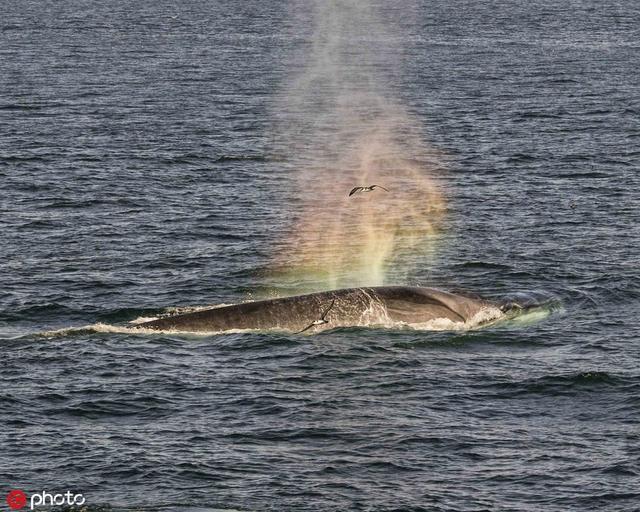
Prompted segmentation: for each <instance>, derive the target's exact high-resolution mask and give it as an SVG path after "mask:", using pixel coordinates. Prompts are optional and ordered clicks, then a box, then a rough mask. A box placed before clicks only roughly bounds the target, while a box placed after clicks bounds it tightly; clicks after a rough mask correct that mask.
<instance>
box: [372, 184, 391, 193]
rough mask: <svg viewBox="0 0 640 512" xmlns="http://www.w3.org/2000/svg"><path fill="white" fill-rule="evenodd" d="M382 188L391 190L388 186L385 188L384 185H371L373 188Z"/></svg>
mask: <svg viewBox="0 0 640 512" xmlns="http://www.w3.org/2000/svg"><path fill="white" fill-rule="evenodd" d="M376 187H377V188H381V189H382V190H386V191H387V192H389V189H388V188H384V187H383V186H382V185H371V188H376Z"/></svg>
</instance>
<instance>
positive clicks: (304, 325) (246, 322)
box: [136, 286, 501, 333]
mask: <svg viewBox="0 0 640 512" xmlns="http://www.w3.org/2000/svg"><path fill="white" fill-rule="evenodd" d="M484 313H487V314H484ZM323 315H324V320H325V322H324V323H320V321H321V320H320V319H322V318H323ZM499 316H501V311H500V307H499V306H498V305H496V304H494V303H491V302H488V301H485V300H482V299H475V298H470V297H465V296H462V295H457V294H453V293H449V292H445V291H441V290H436V289H433V288H419V287H409V286H379V287H370V288H347V289H343V290H331V291H326V292H317V293H311V294H308V295H296V296H292V297H283V298H277V299H269V300H259V301H255V302H245V303H242V304H236V305H231V306H221V307H213V308H210V309H204V310H199V311H195V312H192V313H186V314H181V315H174V316H169V317H165V318H160V319H158V320H153V321H150V322H145V323H141V324H138V325H136V327H137V328H142V329H154V330H162V331H186V332H224V331H230V330H280V331H290V332H299V331H302V330H305V332H306V333H315V332H319V331H322V330H326V329H334V328H336V327H367V326H373V325H385V326H402V325H407V324H409V325H411V324H425V323H427V322H430V321H433V320H440V319H442V320H445V325H448V323H447V322H446V320H449V321H450V322H453V323H452V324H451V327H452V328H454V327H455V325H463V326H464V325H466V324H468V323H469V322H471V323H473V324H482V323H483V322H487V321H491V320H494V319H496V318H497V317H499ZM484 317H486V318H484ZM314 323H318V325H312V324H314ZM472 326H475V325H472Z"/></svg>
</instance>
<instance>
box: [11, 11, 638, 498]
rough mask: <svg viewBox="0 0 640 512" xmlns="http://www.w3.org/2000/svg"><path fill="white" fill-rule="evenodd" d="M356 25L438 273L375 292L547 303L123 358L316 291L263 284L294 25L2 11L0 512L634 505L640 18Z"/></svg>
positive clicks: (190, 342)
mask: <svg viewBox="0 0 640 512" xmlns="http://www.w3.org/2000/svg"><path fill="white" fill-rule="evenodd" d="M349 3H350V2H346V1H337V0H336V1H334V2H327V5H328V6H329V9H330V10H332V11H331V12H333V13H334V14H337V16H338V18H339V16H340V13H341V9H346V8H347V7H348V4H349ZM364 3H367V2H364ZM369 3H370V4H371V6H372V8H373V9H375V10H376V12H377V13H378V14H377V15H378V16H379V18H380V19H381V20H382V23H383V25H386V26H388V27H389V30H388V32H387V34H386V35H385V36H384V37H386V38H390V39H393V41H392V42H393V44H392V45H391V44H389V48H391V47H393V48H394V49H393V52H394V53H393V54H392V55H391V54H390V55H386V56H385V54H384V48H386V47H387V46H386V44H385V40H382V41H381V40H380V39H379V37H378V36H377V35H376V33H375V32H372V33H371V34H370V38H371V41H373V43H376V44H377V45H378V46H376V48H381V49H380V50H379V55H381V56H382V57H386V61H387V62H388V61H393V62H394V64H395V65H396V66H397V70H396V71H394V73H393V74H392V76H391V80H390V81H389V82H388V83H387V84H386V85H385V87H386V90H387V91H389V94H392V95H393V98H394V100H395V101H397V102H400V103H401V104H402V105H403V106H404V107H405V109H406V111H407V112H409V113H410V115H411V118H412V119H413V120H416V121H417V125H418V129H419V130H420V131H421V132H422V134H423V138H424V141H425V144H428V145H429V147H431V148H433V149H434V150H435V151H437V153H438V155H439V157H438V158H439V162H440V166H439V167H438V169H436V170H435V171H433V170H432V171H431V172H434V173H435V175H434V176H433V178H434V179H435V180H436V181H437V184H438V187H439V189H440V190H441V193H442V197H443V198H444V200H445V201H446V215H445V216H444V217H443V220H442V221H441V225H440V226H439V229H438V233H437V242H436V243H434V246H433V247H434V249H433V251H432V252H431V253H430V254H431V256H430V257H429V258H426V259H424V260H423V259H422V258H423V256H421V255H420V254H421V253H419V252H416V253H415V256H414V257H413V259H411V257H409V258H408V259H407V258H405V259H404V260H402V262H398V263H397V265H395V266H394V265H393V264H390V265H389V268H388V269H387V271H386V274H385V282H386V283H387V284H410V285H422V286H433V287H438V288H442V289H446V290H468V291H470V292H473V293H476V294H478V295H481V296H484V297H488V298H504V297H528V298H531V297H538V298H542V299H541V300H542V302H544V304H546V306H545V307H541V308H538V309H537V310H536V311H535V312H534V314H529V315H525V316H522V317H519V318H516V319H514V320H513V321H511V322H504V323H499V324H496V325H493V326H489V327H486V328H484V329H474V330H469V331H439V332H434V331H419V330H411V329H404V330H397V329H396V330H394V329H384V328H370V329H355V328H354V329H340V330H332V331H327V332H323V333H321V334H318V335H311V336H304V335H293V334H282V333H280V334H278V333H256V332H254V333H236V334H227V335H219V336H197V335H178V334H166V333H158V334H141V333H136V332H135V331H133V330H131V329H129V328H128V326H129V322H131V321H133V320H135V319H137V318H140V317H156V316H158V315H161V314H165V313H168V312H171V311H175V310H176V309H175V308H189V307H199V306H206V305H212V304H219V303H234V302H239V301H244V300H250V299H255V298H262V297H266V296H278V295H288V294H293V293H296V290H297V289H296V286H298V287H299V288H300V290H302V289H303V288H304V289H305V290H307V289H309V288H313V287H314V286H317V287H321V284H319V283H315V282H314V281H313V279H312V278H310V279H309V280H307V281H305V279H304V276H302V277H301V278H300V279H299V280H298V281H297V282H294V283H293V284H292V283H291V282H287V283H286V284H285V283H282V282H280V281H279V280H278V278H277V274H272V273H270V272H269V268H270V265H271V262H272V260H273V257H274V252H277V251H279V250H282V251H284V250H285V249H284V248H283V246H282V245H281V244H280V241H281V240H282V238H283V236H284V234H285V233H286V232H287V231H288V230H290V228H291V226H290V223H289V221H290V218H291V217H292V216H294V215H295V213H296V208H297V206H296V205H297V203H296V194H298V189H297V188H296V187H297V185H295V183H296V181H295V180H296V173H297V167H296V166H297V162H299V157H300V155H299V154H296V153H297V152H298V151H299V147H298V146H296V147H295V148H294V147H293V145H288V143H287V140H286V137H281V136H278V137H276V136H274V130H275V128H274V119H275V118H276V117H277V114H278V112H276V111H275V110H276V109H277V106H278V105H282V102H281V101H276V100H281V99H282V98H283V95H285V96H286V90H287V89H286V84H287V83H290V81H291V79H292V77H294V76H295V72H296V69H299V68H300V66H303V65H304V59H305V58H306V57H305V55H306V56H308V55H310V53H309V52H310V51H311V50H312V47H313V44H312V37H313V36H312V33H313V27H314V10H313V9H312V3H311V2H298V3H289V2H285V1H270V2H264V1H258V0H244V1H232V0H217V1H212V2H207V1H204V0H193V1H187V2H178V3H176V2H169V1H165V0H160V1H154V2H151V1H148V0H146V1H139V2H116V1H111V0H107V1H101V2H98V1H95V0H60V1H55V2H53V1H35V0H25V1H20V2H3V3H2V6H1V8H0V233H1V234H2V240H1V243H0V354H1V358H2V367H1V370H0V383H1V386H2V387H1V389H0V447H1V449H0V452H1V455H0V481H2V486H3V487H2V489H0V492H1V493H2V500H3V502H2V506H0V508H2V509H3V510H5V508H4V496H5V494H6V493H7V492H8V491H9V490H10V489H22V490H23V491H24V492H25V493H27V495H30V494H32V493H35V492H41V491H43V490H46V491H48V492H51V493H54V492H57V493H64V492H66V491H67V490H71V491H73V492H76V493H82V495H83V496H84V497H85V498H86V500H87V505H88V508H87V510H130V511H131V510H145V511H156V510H162V511H173V510H175V511H204V510H230V509H232V510H242V511H267V510H268V511H281V510H282V511H306V510H314V511H335V510H356V511H358V510H362V511H392V510H397V511H401V510H403V511H404V510H409V511H481V510H489V511H541V510H544V511H568V510H572V511H573V510H575V511H585V510H593V511H634V510H636V511H637V510H640V327H639V323H638V318H639V314H640V271H639V270H640V250H639V248H640V227H639V226H640V173H639V162H640V158H639V157H640V75H639V72H638V70H639V69H640V4H638V2H636V1H635V0H618V1H611V2H601V1H597V0H570V1H565V2H556V1H550V0H532V1H523V0H515V1H507V0H503V1H497V0H496V1H487V2H468V1H462V0H446V1H445V0H432V1H426V0H425V1H419V0H415V1H414V0H412V1H408V2H402V1H400V0H397V1H391V0H389V1H382V0H379V1H376V2H369ZM345 6H347V7H345ZM354 27H355V25H354ZM361 28H362V27H361ZM364 28H365V29H366V28H367V27H366V26H365V27H364ZM357 32H358V34H359V36H358V37H361V35H362V34H361V32H362V31H357ZM316 35H317V34H316ZM380 37H382V36H380ZM342 39H343V41H344V39H345V38H344V34H343V38H342ZM389 42H390V43H391V41H389ZM348 43H349V44H352V45H353V48H354V49H356V50H357V49H359V48H364V47H365V46H366V42H363V40H362V39H359V40H354V41H352V42H348ZM373 43H372V44H373ZM390 51H391V50H390ZM283 91H284V92H283ZM314 108H315V107H314ZM316 114H317V115H321V114H322V113H321V112H314V111H313V108H310V109H309V110H308V111H307V112H306V113H305V114H304V115H306V116H307V120H308V121H309V122H311V123H312V122H313V120H314V116H315V115H316ZM328 150H329V149H328ZM406 156H407V158H411V157H412V155H406ZM27 507H28V505H27Z"/></svg>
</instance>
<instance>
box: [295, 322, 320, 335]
mask: <svg viewBox="0 0 640 512" xmlns="http://www.w3.org/2000/svg"><path fill="white" fill-rule="evenodd" d="M314 325H315V324H313V323H311V324H309V325H307V326H306V327H305V328H304V329H302V330H301V331H298V332H295V333H294V334H300V333H303V332H304V331H308V330H309V329H311V328H312V327H313V326H314Z"/></svg>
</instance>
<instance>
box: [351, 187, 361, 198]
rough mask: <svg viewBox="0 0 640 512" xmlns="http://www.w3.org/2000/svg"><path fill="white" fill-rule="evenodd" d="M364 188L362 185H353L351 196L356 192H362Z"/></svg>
mask: <svg viewBox="0 0 640 512" xmlns="http://www.w3.org/2000/svg"><path fill="white" fill-rule="evenodd" d="M361 190H362V187H353V188H352V189H351V192H349V196H352V195H353V194H355V193H356V192H360V191H361Z"/></svg>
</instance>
